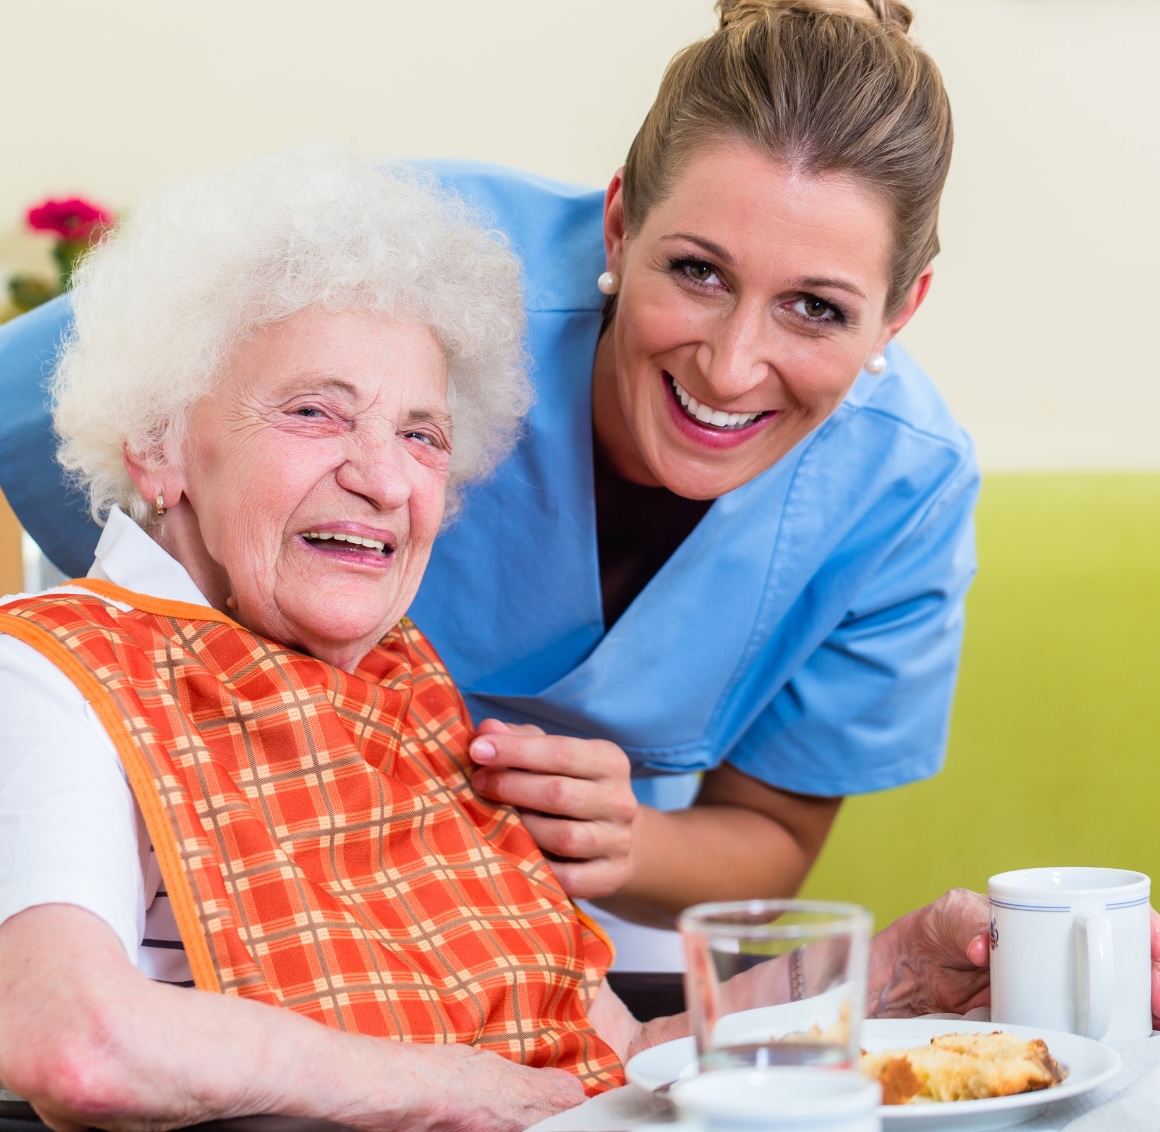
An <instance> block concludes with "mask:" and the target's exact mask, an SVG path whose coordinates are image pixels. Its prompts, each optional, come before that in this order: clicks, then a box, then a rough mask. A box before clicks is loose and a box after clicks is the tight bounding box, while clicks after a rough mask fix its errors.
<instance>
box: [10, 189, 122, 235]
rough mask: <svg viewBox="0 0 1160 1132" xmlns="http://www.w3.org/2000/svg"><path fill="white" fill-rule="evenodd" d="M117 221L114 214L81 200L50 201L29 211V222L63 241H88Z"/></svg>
mask: <svg viewBox="0 0 1160 1132" xmlns="http://www.w3.org/2000/svg"><path fill="white" fill-rule="evenodd" d="M113 220H114V217H113V214H112V213H111V212H106V211H105V210H104V209H103V208H100V207H98V206H97V205H93V204H89V202H88V201H85V200H80V199H79V198H77V197H74V198H73V199H72V200H46V201H45V202H44V204H42V205H38V206H37V207H36V208H30V209H29V210H28V223H29V224H30V225H31V226H32V227H33V228H37V229H39V230H40V231H42V232H55V233H56V234H57V235H58V236H59V237H60V238H61V239H62V240H88V239H89V238H90V237H91V236H92V235H93V233H94V232H97V231H99V230H100V229H102V228H108V227H110V226H111V225H112V223H113Z"/></svg>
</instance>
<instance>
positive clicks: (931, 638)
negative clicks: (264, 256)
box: [0, 163, 978, 808]
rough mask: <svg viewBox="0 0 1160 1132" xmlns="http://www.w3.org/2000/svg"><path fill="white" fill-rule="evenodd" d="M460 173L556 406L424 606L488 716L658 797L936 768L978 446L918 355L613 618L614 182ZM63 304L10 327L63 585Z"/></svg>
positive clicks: (1, 388) (13, 445)
mask: <svg viewBox="0 0 1160 1132" xmlns="http://www.w3.org/2000/svg"><path fill="white" fill-rule="evenodd" d="M433 167H434V168H435V170H436V172H437V173H438V174H439V176H440V177H441V178H442V179H443V180H444V181H445V183H447V184H448V185H450V186H451V187H453V188H455V189H456V190H458V191H459V192H460V193H462V194H463V195H464V196H465V197H467V198H468V199H469V200H470V201H472V202H473V203H474V204H475V205H476V207H477V208H479V209H480V210H481V211H482V212H484V213H485V214H486V216H487V217H489V218H490V220H491V222H493V223H494V225H495V226H496V227H497V228H499V229H500V230H502V231H503V232H505V233H507V235H508V237H509V238H510V240H511V243H512V246H513V248H514V249H515V251H516V252H517V253H518V254H519V256H520V258H521V259H522V261H523V264H524V269H525V294H526V301H527V314H528V349H529V353H530V355H531V358H532V373H531V376H532V380H533V383H534V385H535V388H536V395H537V400H536V404H535V405H534V407H533V408H532V411H531V414H530V416H529V419H528V422H527V427H526V429H525V434H524V436H523V438H522V440H521V441H520V443H519V445H518V446H517V448H516V450H515V451H514V452H513V453H512V455H511V456H510V457H509V458H508V459H507V460H506V461H505V462H504V463H503V464H502V465H501V467H500V468H499V470H498V471H497V472H496V473H495V474H494V475H493V476H492V477H491V478H490V479H489V480H487V481H486V482H484V483H481V484H476V485H473V486H472V487H471V488H469V489H468V491H467V493H466V496H465V505H464V508H463V512H462V514H461V516H460V517H459V518H458V519H457V520H456V521H455V523H454V524H453V525H452V526H451V527H450V528H449V529H448V530H447V531H445V532H444V533H443V534H441V535H440V537H439V539H438V540H437V541H436V544H435V548H434V551H433V553H432V557H431V562H430V565H429V566H428V569H427V573H426V575H425V577H424V580H423V584H422V587H421V589H420V591H419V594H418V596H417V598H416V600H415V603H414V605H413V606H412V609H411V613H412V615H413V617H414V619H415V621H416V622H417V623H418V624H419V626H420V627H421V628H422V629H423V630H424V631H425V632H426V633H427V634H428V635H429V636H430V638H431V639H432V641H433V642H434V644H435V645H436V647H437V648H438V649H439V651H440V652H441V654H442V655H443V658H444V660H445V661H446V663H447V666H448V668H449V670H450V671H451V673H452V675H453V676H454V677H455V679H456V680H457V681H458V683H459V685H460V687H461V688H462V689H463V691H464V693H465V695H466V697H467V701H468V704H469V706H470V708H471V710H472V712H473V714H474V715H475V717H476V718H477V719H479V718H482V717H484V716H487V715H496V716H499V717H501V718H503V719H508V720H512V721H517V722H534V723H538V724H540V726H542V727H544V728H545V729H546V730H548V731H551V732H556V733H566V734H570V735H579V736H587V737H603V738H608V739H612V740H614V741H615V742H617V743H619V744H620V745H621V746H622V747H623V748H624V749H625V750H626V751H627V752H628V754H629V756H630V758H631V759H632V761H633V764H634V768H635V779H634V781H635V785H636V788H637V793H638V795H639V796H640V797H641V799H642V800H644V801H647V802H651V803H652V804H654V805H660V806H662V807H664V808H672V807H674V806H679V805H684V804H687V802H688V800H689V799H690V797H691V795H692V793H693V791H694V789H695V784H696V778H695V773H696V772H699V771H704V770H707V769H710V768H712V767H715V766H717V765H719V764H720V763H721V762H722V761H728V762H729V763H730V764H731V765H733V766H735V767H737V768H738V769H739V770H742V771H744V772H745V773H747V774H750V775H752V776H754V777H755V778H758V779H760V780H761V781H763V782H766V783H769V784H770V785H773V786H777V787H780V788H782V789H785V790H791V791H796V792H800V793H805V794H819V795H841V794H851V793H860V792H864V791H870V790H879V789H884V788H886V787H891V786H896V785H899V784H901V783H904V782H909V781H912V780H914V779H917V778H922V777H924V776H926V775H929V774H932V773H934V772H935V771H936V770H937V769H938V768H939V766H940V765H941V761H942V756H943V751H944V748H945V743H946V735H947V724H948V717H949V710H950V702H951V696H952V693H953V688H954V680H955V674H956V668H957V663H958V656H959V649H960V645H961V641H962V630H963V597H964V594H965V592H966V589H967V586H968V585H969V583H970V579H971V577H972V575H973V573H974V569H975V558H974V540H973V531H972V511H973V506H974V501H975V497H976V494H977V490H978V470H977V467H976V464H975V460H974V454H973V450H972V446H971V443H970V440H969V439H968V437H967V436H966V434H965V433H964V432H963V430H962V429H961V428H960V427H959V426H958V425H957V424H956V423H955V422H954V420H953V419H952V417H951V415H950V413H949V411H948V410H947V408H946V406H945V405H944V403H943V401H942V400H941V398H940V397H939V395H938V393H937V392H936V391H935V389H934V387H933V386H932V385H931V383H930V382H929V381H928V380H927V378H926V377H925V376H924V375H923V373H922V372H921V370H920V369H919V368H918V367H917V366H916V365H915V363H914V362H913V361H912V360H911V359H910V358H909V357H907V355H906V354H905V353H904V352H903V351H902V350H901V349H900V348H898V347H897V346H892V347H891V348H890V350H889V351H888V353H887V360H888V363H889V364H888V366H887V369H886V371H885V372H884V373H883V374H881V375H877V376H875V375H871V374H868V373H863V374H861V375H860V376H859V378H858V380H857V382H856V383H855V385H854V387H853V389H852V390H851V391H850V393H849V394H848V395H847V397H846V399H845V400H844V402H843V403H842V405H841V406H840V407H839V408H838V410H837V411H836V412H835V413H834V414H833V415H832V416H831V417H830V418H829V419H828V420H827V421H826V422H825V423H823V424H822V425H821V426H820V427H819V428H818V429H817V430H816V431H815V432H814V433H812V434H811V435H810V436H808V437H807V438H805V439H804V440H803V441H802V442H801V443H800V444H798V446H797V447H796V448H794V449H793V450H792V451H791V452H790V453H788V454H787V455H786V456H785V457H783V458H782V459H781V460H780V461H779V462H778V463H777V464H776V465H774V466H773V467H772V468H770V469H768V470H767V471H766V472H764V473H762V474H761V475H760V476H758V477H757V478H756V479H754V480H752V481H750V482H749V483H747V484H745V485H743V486H742V487H739V488H737V489H736V490H734V491H732V492H730V493H729V494H727V495H725V496H722V497H721V498H720V499H718V500H716V501H715V502H714V503H713V505H712V507H711V508H710V509H709V511H708V512H707V513H706V515H705V516H704V518H703V519H702V520H701V522H700V523H699V524H698V526H697V527H696V528H695V529H694V531H693V532H692V534H690V535H689V537H688V538H686V540H685V541H684V543H682V545H681V546H680V547H679V548H678V549H677V551H676V552H675V553H674V554H673V556H672V557H671V558H670V559H669V561H668V562H667V563H666V564H665V566H664V567H663V568H662V569H661V570H660V572H659V573H658V574H657V575H656V576H655V577H654V578H653V579H652V580H651V581H650V582H649V584H648V585H647V586H646V587H645V589H644V590H643V591H642V592H641V593H640V594H639V595H638V597H637V598H636V600H635V601H634V602H633V603H632V605H631V606H630V607H629V608H628V610H627V611H626V612H625V613H624V614H623V616H622V617H621V618H620V620H618V621H617V622H616V624H615V625H613V627H612V629H611V630H610V631H609V632H607V633H606V632H605V630H604V622H603V614H602V608H601V594H600V576H599V567H598V560H597V548H596V517H595V510H594V502H593V468H592V407H591V394H592V381H591V376H592V359H593V355H594V351H595V347H596V339H597V335H598V333H599V326H600V311H601V305H602V301H603V296H602V295H601V294H600V293H599V291H598V290H597V289H596V277H597V275H598V274H599V273H600V272H601V271H602V270H604V266H605V264H604V249H603V238H602V227H601V213H602V203H603V193H602V192H594V191H591V190H587V189H578V188H573V187H569V186H565V185H560V184H556V183H553V182H549V181H546V180H543V179H541V178H537V177H533V176H530V175H527V174H521V173H516V172H513V171H510V170H505V169H500V168H496V167H492V166H484V165H475V164H461V163H455V164H452V163H439V164H436V165H434V166H433ZM67 318H68V310H67V306H66V305H65V304H64V303H63V302H61V301H57V302H54V303H51V304H48V305H47V306H45V307H42V308H39V309H37V310H36V311H33V312H32V313H31V314H28V315H25V316H23V317H22V318H20V319H18V320H16V321H15V322H13V323H10V324H8V325H7V326H5V327H3V328H0V397H3V403H4V405H5V407H6V411H5V414H4V415H3V419H2V420H0V486H2V487H3V489H4V491H5V493H6V494H7V495H8V498H9V500H10V501H11V503H12V505H13V507H14V508H15V510H16V512H17V514H18V515H20V517H21V519H22V521H24V523H25V525H26V527H27V528H28V529H29V531H30V532H31V534H32V535H33V537H34V538H35V539H36V540H37V542H38V543H39V544H40V545H41V547H42V548H43V549H44V550H45V552H46V553H47V554H48V556H49V557H50V558H51V559H52V560H53V561H54V562H55V563H56V564H57V565H58V566H59V567H61V568H62V569H63V570H64V571H65V572H66V573H69V574H80V573H83V572H84V571H85V570H86V569H87V568H88V564H89V561H90V558H91V551H92V547H93V545H94V544H95V541H96V529H95V527H93V525H92V523H91V520H89V519H87V517H85V518H84V519H82V518H81V516H82V514H83V511H84V505H83V501H81V499H80V497H79V496H78V495H77V494H76V493H75V492H74V493H72V495H71V499H70V498H68V497H67V496H66V489H65V486H64V484H63V482H62V481H61V477H60V473H59V471H58V470H56V469H55V466H54V465H52V463H51V446H50V443H49V441H48V425H47V417H46V414H45V411H44V404H43V395H42V393H41V392H40V390H39V389H38V379H39V378H41V377H42V376H43V375H44V374H46V373H47V372H49V371H50V369H51V366H52V361H53V357H54V353H55V349H56V343H57V341H58V339H59V336H60V334H61V333H62V331H63V329H64V328H65V327H66V325H67Z"/></svg>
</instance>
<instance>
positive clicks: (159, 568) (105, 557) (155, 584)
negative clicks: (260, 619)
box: [88, 507, 209, 605]
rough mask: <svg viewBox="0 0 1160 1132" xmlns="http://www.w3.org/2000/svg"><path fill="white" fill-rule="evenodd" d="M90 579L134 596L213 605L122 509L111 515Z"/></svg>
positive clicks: (169, 556) (180, 568)
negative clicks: (128, 591)
mask: <svg viewBox="0 0 1160 1132" xmlns="http://www.w3.org/2000/svg"><path fill="white" fill-rule="evenodd" d="M88 576H89V577H90V578H100V579H102V580H103V581H106V582H112V583H113V584H114V585H118V586H123V587H124V588H125V589H127V590H132V591H133V592H134V593H140V594H149V595H150V596H151V597H160V598H165V599H167V600H169V601H184V602H188V603H189V604H191V605H209V602H208V601H206V599H205V596H204V595H203V594H202V592H201V590H199V589H198V588H197V586H196V585H194V582H193V579H192V578H191V577H190V576H189V572H188V571H187V570H186V569H185V567H184V566H182V565H181V563H180V562H178V561H177V559H176V558H173V557H172V556H171V555H169V554H167V553H166V552H165V551H164V550H162V549H161V547H160V546H159V545H158V544H157V543H156V542H154V541H153V539H151V538H150V537H149V536H148V535H147V534H146V533H145V532H144V531H143V530H142V529H141V528H140V527H139V526H137V524H136V523H135V522H133V520H132V519H130V518H129V516H128V515H126V514H125V512H124V511H122V510H121V509H120V508H119V507H114V508H113V509H112V511H110V512H109V517H108V519H107V520H106V522H105V529H104V530H103V531H102V532H101V538H100V541H99V542H98V543H97V549H96V555H95V557H94V560H93V564H92V566H91V567H89V574H88Z"/></svg>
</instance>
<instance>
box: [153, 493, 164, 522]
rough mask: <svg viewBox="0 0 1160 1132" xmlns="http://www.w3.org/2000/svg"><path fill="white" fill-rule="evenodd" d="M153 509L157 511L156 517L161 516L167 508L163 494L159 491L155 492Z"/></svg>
mask: <svg viewBox="0 0 1160 1132" xmlns="http://www.w3.org/2000/svg"><path fill="white" fill-rule="evenodd" d="M153 510H154V511H156V512H157V518H159V519H160V518H161V516H162V515H164V514H165V512H166V510H167V508H166V506H165V496H164V495H162V494H161V492H158V493H157V498H156V499H155V500H154V501H153Z"/></svg>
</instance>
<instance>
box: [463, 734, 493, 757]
mask: <svg viewBox="0 0 1160 1132" xmlns="http://www.w3.org/2000/svg"><path fill="white" fill-rule="evenodd" d="M468 750H469V753H470V754H471V757H472V758H473V759H475V761H476V762H477V763H489V762H491V760H492V759H494V758H495V744H494V743H489V742H488V741H487V740H486V739H476V740H475V742H474V743H472V744H471V746H470V747H469V748H468Z"/></svg>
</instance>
